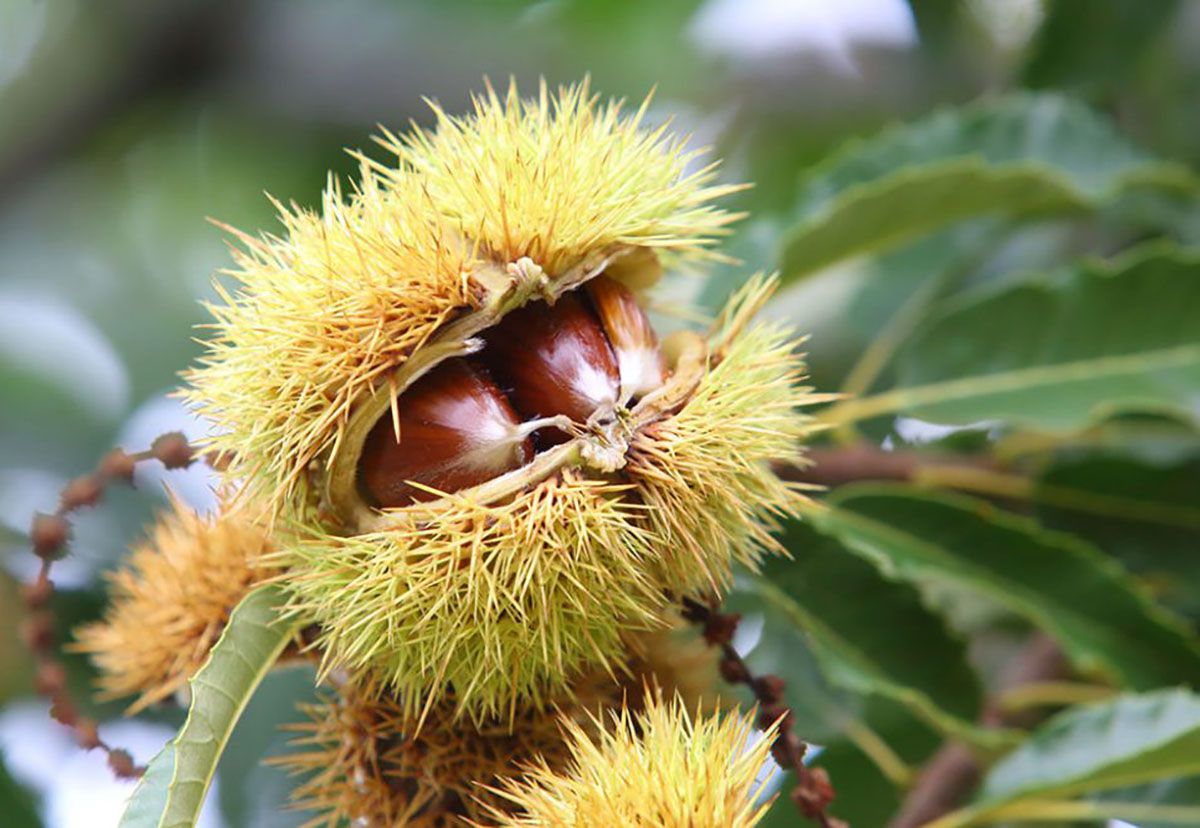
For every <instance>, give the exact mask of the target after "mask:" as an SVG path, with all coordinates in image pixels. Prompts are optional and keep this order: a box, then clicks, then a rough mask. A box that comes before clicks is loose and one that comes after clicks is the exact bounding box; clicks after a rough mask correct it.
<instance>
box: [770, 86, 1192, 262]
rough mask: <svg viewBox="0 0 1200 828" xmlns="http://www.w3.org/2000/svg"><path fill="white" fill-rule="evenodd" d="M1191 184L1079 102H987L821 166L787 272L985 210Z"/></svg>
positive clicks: (804, 200)
mask: <svg viewBox="0 0 1200 828" xmlns="http://www.w3.org/2000/svg"><path fill="white" fill-rule="evenodd" d="M1194 185H1195V182H1194V181H1193V178H1192V176H1191V175H1190V173H1188V172H1187V170H1186V169H1185V168H1183V167H1181V166H1177V165H1173V164H1168V163H1164V162H1160V161H1156V160H1153V159H1151V158H1148V157H1147V156H1145V155H1143V154H1142V153H1140V152H1139V151H1137V150H1136V149H1134V148H1133V147H1132V146H1131V145H1130V144H1129V143H1128V142H1127V141H1126V140H1125V139H1124V138H1123V137H1121V136H1120V135H1119V134H1118V133H1117V132H1116V131H1115V130H1114V129H1113V128H1112V127H1111V125H1109V124H1108V123H1107V122H1105V121H1104V120H1102V119H1100V118H1099V117H1097V116H1096V115H1095V114H1094V113H1093V112H1091V111H1090V110H1088V109H1087V108H1086V107H1084V106H1083V105H1082V104H1080V103H1078V102H1076V101H1072V100H1069V99H1066V98H1062V97H1058V96H1055V95H1020V96H1014V97H1009V98H1004V99H1001V100H995V101H987V102H984V103H981V104H978V105H975V106H971V107H967V108H964V109H958V110H949V111H945V112H940V113H938V114H936V115H933V116H932V117H929V118H926V119H925V120H923V121H919V122H917V123H914V124H908V125H904V126H898V127H895V128H893V129H890V130H888V131H886V132H884V133H882V134H880V135H878V136H877V137H875V138H872V139H870V140H868V141H863V142H859V143H852V144H849V145H848V146H847V148H846V149H843V150H841V151H840V152H838V153H836V154H835V155H833V156H832V157H831V158H829V159H828V160H827V161H825V162H823V163H822V164H820V165H818V166H817V167H816V168H814V169H813V171H812V172H811V173H810V174H809V175H808V177H807V178H806V180H805V181H804V183H803V186H802V189H801V195H800V206H799V209H798V214H797V215H798V223H797V224H796V226H795V227H794V228H793V229H792V230H790V231H789V232H788V233H787V234H786V236H785V237H784V241H783V245H784V252H783V262H782V265H781V269H782V272H783V275H784V279H785V280H792V279H797V278H801V277H803V276H805V275H807V274H810V273H813V272H815V271H817V270H819V269H821V268H823V267H826V266H828V265H830V264H832V263H834V262H836V261H838V260H841V259H844V258H848V257H851V256H858V255H861V254H864V253H870V252H876V251H880V250H884V249H888V248H891V247H894V246H896V245H898V244H900V243H901V242H904V241H905V240H908V239H911V238H913V237H915V236H919V235H922V234H925V233H929V232H932V231H934V230H936V229H938V228H940V227H943V226H945V225H947V224H950V223H953V222H957V221H962V220H964V219H968V218H972V217H975V216H980V215H985V214H989V213H1006V214H1010V215H1016V214H1029V213H1047V212H1061V211H1071V210H1079V209H1086V208H1093V207H1097V206H1101V205H1103V204H1105V203H1107V202H1108V201H1110V200H1112V199H1113V198H1115V197H1117V196H1118V195H1120V194H1121V192H1122V191H1123V190H1126V189H1134V188H1139V187H1161V188H1165V189H1168V190H1190V189H1192V188H1194Z"/></svg>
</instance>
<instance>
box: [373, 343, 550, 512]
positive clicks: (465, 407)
mask: <svg viewBox="0 0 1200 828" xmlns="http://www.w3.org/2000/svg"><path fill="white" fill-rule="evenodd" d="M397 410H398V415H399V416H398V424H399V439H397V432H396V423H394V422H393V420H392V417H391V416H388V415H384V416H383V417H382V418H380V420H379V422H378V423H376V424H375V427H374V428H373V429H372V431H371V433H370V435H369V436H368V437H367V441H366V444H365V445H364V446H363V452H362V459H361V461H360V464H359V479H360V483H361V484H362V487H363V489H364V491H365V493H366V494H367V495H368V496H369V498H370V499H371V501H372V502H373V503H374V505H376V506H379V507H382V508H390V507H397V506H406V505H408V504H409V503H413V502H416V501H422V500H432V499H434V498H436V497H438V495H437V494H435V493H433V492H430V491H427V490H425V489H422V488H419V487H418V486H414V485H412V483H418V484H421V485H424V486H429V487H431V488H433V489H436V490H438V491H441V492H456V491H458V490H459V489H465V488H468V487H470V486H475V485H478V484H480V483H484V482H486V481H488V480H490V479H492V478H493V477H496V476H498V475H500V474H503V473H504V472H507V471H511V470H512V469H515V468H519V467H520V466H522V465H524V464H525V463H527V462H529V460H531V459H532V457H533V446H532V445H531V443H530V441H529V439H528V438H527V436H526V433H525V431H523V430H522V429H521V428H520V421H519V420H518V419H517V415H516V414H515V413H514V411H513V409H512V406H510V405H509V403H508V400H507V399H506V398H505V396H504V394H502V393H501V392H500V389H499V388H497V387H496V384H495V383H494V382H492V381H491V380H490V379H489V378H488V376H487V375H486V373H485V372H484V371H482V370H481V369H479V368H478V367H476V366H474V365H472V364H470V363H468V362H467V361H465V360H462V359H451V360H448V361H446V362H444V363H442V364H441V365H439V366H437V367H436V368H434V369H433V370H432V371H430V372H429V373H428V374H426V375H425V376H424V377H422V378H421V379H419V380H417V382H415V383H414V384H413V385H412V386H411V387H410V388H408V389H406V390H405V391H404V393H403V395H402V396H401V397H400V399H399V401H398V403H397Z"/></svg>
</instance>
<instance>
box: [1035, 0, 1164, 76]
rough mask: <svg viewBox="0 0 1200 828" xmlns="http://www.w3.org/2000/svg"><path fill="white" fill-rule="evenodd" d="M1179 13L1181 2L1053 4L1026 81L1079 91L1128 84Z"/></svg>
mask: <svg viewBox="0 0 1200 828" xmlns="http://www.w3.org/2000/svg"><path fill="white" fill-rule="evenodd" d="M1178 14H1179V3H1178V2H1177V0H1155V2H1153V3H1146V2H1144V1H1143V0H1105V2H1103V3H1089V2H1086V0H1051V2H1049V3H1047V4H1046V19H1045V21H1044V22H1043V23H1042V25H1041V28H1040V29H1039V30H1038V33H1037V36H1036V37H1035V38H1034V41H1033V45H1032V48H1031V49H1030V53H1029V59H1028V62H1027V63H1026V64H1025V69H1024V72H1023V73H1022V74H1023V78H1022V80H1023V82H1024V83H1025V84H1026V85H1028V86H1033V87H1053V86H1057V87H1064V86H1071V87H1077V88H1096V87H1098V86H1100V85H1102V84H1108V83H1114V82H1122V81H1126V80H1128V79H1129V77H1130V75H1131V74H1133V71H1134V69H1135V67H1136V65H1137V62H1138V61H1139V60H1140V59H1141V58H1142V57H1144V56H1145V55H1146V52H1147V51H1148V50H1149V49H1151V48H1153V47H1154V45H1155V44H1156V43H1157V42H1158V40H1157V38H1158V36H1159V35H1160V34H1161V33H1162V31H1163V29H1164V28H1166V26H1167V25H1168V24H1169V23H1170V22H1171V20H1172V19H1174V18H1175V17H1177V16H1178Z"/></svg>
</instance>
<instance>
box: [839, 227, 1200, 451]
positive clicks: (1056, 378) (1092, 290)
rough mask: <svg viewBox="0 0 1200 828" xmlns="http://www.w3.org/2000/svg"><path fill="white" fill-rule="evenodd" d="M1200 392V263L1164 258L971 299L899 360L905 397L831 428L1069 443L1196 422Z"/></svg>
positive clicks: (957, 304)
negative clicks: (964, 431) (940, 426)
mask: <svg viewBox="0 0 1200 828" xmlns="http://www.w3.org/2000/svg"><path fill="white" fill-rule="evenodd" d="M1198 387H1200V254H1198V253H1196V252H1194V251H1182V250H1177V249H1174V248H1155V249H1153V250H1148V251H1140V252H1137V253H1134V254H1131V255H1129V256H1127V257H1123V258H1122V259H1120V260H1118V261H1117V262H1115V263H1112V264H1103V263H1101V264H1088V265H1082V266H1079V267H1076V268H1072V269H1069V270H1067V271H1065V272H1061V273H1053V274H1048V275H1045V276H1042V277H1038V278H1035V279H1029V280H1026V281H1022V282H1020V283H1018V284H1015V285H1013V284H1010V285H1007V286H1002V287H998V288H996V287H988V288H985V289H983V290H980V291H975V292H972V293H971V294H969V295H965V296H962V297H960V299H959V300H956V301H954V302H953V303H951V304H950V305H949V306H948V307H945V308H944V309H943V311H942V312H941V313H940V314H938V315H937V316H935V317H933V318H932V319H930V320H927V322H926V323H925V324H923V325H922V326H921V328H920V329H919V330H918V331H917V332H916V333H915V334H914V335H913V338H912V339H911V340H910V341H909V342H908V344H907V345H906V346H905V347H904V348H903V349H902V350H901V351H900V353H899V355H898V357H897V379H896V387H895V388H892V389H890V390H886V391H882V392H880V393H877V394H873V395H870V396H865V397H860V398H858V399H850V400H847V401H845V402H843V403H840V404H837V405H835V406H833V407H832V408H831V409H829V410H827V411H826V412H825V413H824V415H823V419H824V420H825V421H826V422H829V423H834V424H838V423H846V422H854V421H859V420H864V419H870V418H872V417H876V416H880V415H886V414H897V413H904V414H907V415H910V416H914V417H918V418H921V419H925V420H932V421H935V422H939V423H957V424H965V423H972V422H978V421H980V420H999V421H1003V422H1007V423H1012V424H1017V425H1021V426H1026V427H1030V428H1035V429H1039V430H1043V431H1049V432H1070V431H1074V430H1077V429H1079V428H1081V427H1083V426H1085V425H1087V424H1089V423H1091V422H1094V421H1097V420H1099V419H1102V418H1103V417H1105V416H1109V415H1112V414H1115V413H1118V412H1122V411H1139V410H1140V411H1151V410H1153V411H1164V412H1175V413H1178V414H1180V415H1181V416H1184V417H1191V418H1195V416H1196V409H1195V403H1196V388H1198Z"/></svg>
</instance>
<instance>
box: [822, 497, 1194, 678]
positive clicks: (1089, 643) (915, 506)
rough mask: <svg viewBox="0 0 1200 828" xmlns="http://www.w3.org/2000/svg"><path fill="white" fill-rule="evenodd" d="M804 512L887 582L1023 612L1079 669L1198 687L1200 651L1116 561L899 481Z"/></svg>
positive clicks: (991, 509) (985, 507)
mask: <svg viewBox="0 0 1200 828" xmlns="http://www.w3.org/2000/svg"><path fill="white" fill-rule="evenodd" d="M826 504H827V507H828V508H818V509H815V510H814V511H813V513H812V515H811V519H812V520H813V522H814V524H815V525H816V526H817V527H818V528H819V529H821V530H823V531H825V532H828V533H829V534H832V535H835V536H837V537H838V538H840V539H841V541H842V542H843V543H844V544H845V545H846V547H847V548H848V549H851V550H853V551H854V552H856V553H858V554H860V555H862V556H864V557H865V558H867V559H868V560H870V561H872V562H873V563H874V564H875V565H876V566H878V567H879V568H880V569H881V570H882V571H883V572H884V573H885V574H886V575H888V576H889V577H893V578H897V579H903V580H910V581H914V582H917V583H922V584H940V583H948V584H953V585H957V586H960V587H963V588H966V589H969V590H972V591H974V592H976V593H977V594H980V595H981V596H984V597H986V598H988V599H990V600H991V601H993V602H994V603H996V604H997V605H999V606H1003V607H1006V608H1008V609H1009V610H1011V611H1012V612H1015V613H1017V614H1019V615H1022V616H1024V617H1025V618H1027V619H1028V620H1029V621H1031V622H1032V623H1034V624H1036V625H1037V626H1038V627H1040V628H1042V629H1044V630H1045V631H1046V632H1047V633H1049V634H1050V635H1052V636H1054V638H1055V639H1056V640H1057V641H1058V643H1059V644H1060V646H1062V648H1063V650H1064V652H1065V653H1066V654H1067V655H1068V656H1069V657H1070V659H1071V660H1072V662H1074V663H1075V665H1076V666H1077V667H1078V668H1079V669H1080V670H1082V671H1084V672H1087V673H1100V674H1102V675H1104V676H1106V677H1110V678H1112V679H1114V680H1117V681H1119V682H1121V683H1122V684H1124V685H1127V686H1130V687H1134V688H1137V689H1149V688H1154V687H1161V686H1164V685H1173V684H1178V683H1192V684H1200V648H1198V647H1197V644H1196V641H1195V640H1194V638H1193V637H1192V636H1191V635H1189V634H1188V633H1187V631H1186V630H1185V629H1183V627H1182V625H1181V624H1180V623H1179V622H1178V621H1177V620H1176V619H1175V617H1174V616H1172V615H1171V614H1169V613H1168V612H1167V611H1166V610H1164V609H1163V608H1161V607H1159V606H1157V605H1155V604H1154V603H1153V602H1151V601H1150V600H1149V599H1148V598H1147V597H1146V596H1145V595H1144V594H1143V593H1142V592H1141V591H1140V590H1139V589H1138V588H1137V586H1136V585H1135V584H1134V582H1133V581H1132V579H1131V578H1130V577H1129V575H1128V573H1127V572H1126V571H1125V570H1124V569H1123V568H1122V567H1121V566H1120V565H1119V564H1117V563H1116V562H1115V561H1113V560H1112V559H1110V558H1108V557H1106V556H1104V555H1103V554H1101V553H1100V552H1098V551H1097V550H1096V549H1095V548H1094V547H1092V546H1090V545H1088V544H1087V543H1085V542H1084V541H1082V540H1079V539H1078V538H1073V537H1071V536H1069V535H1063V534H1059V533H1056V532H1049V531H1046V530H1044V529H1042V528H1041V527H1039V526H1038V525H1037V524H1036V523H1034V522H1033V521H1032V520H1029V519H1026V518H1019V517H1016V516H1014V515H1012V514H1009V513H1006V512H1004V511H1002V510H1000V509H997V508H996V507H995V506H992V505H991V504H989V503H987V502H985V501H981V500H976V499H973V498H967V497H962V496H958V495H950V494H931V493H925V492H921V491H918V490H915V489H912V488H909V487H905V486H895V485H860V486H849V487H846V488H843V489H839V490H838V491H836V492H834V493H833V495H831V496H830V497H829V498H828V500H827V501H826Z"/></svg>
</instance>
